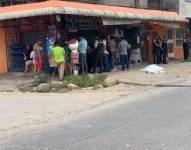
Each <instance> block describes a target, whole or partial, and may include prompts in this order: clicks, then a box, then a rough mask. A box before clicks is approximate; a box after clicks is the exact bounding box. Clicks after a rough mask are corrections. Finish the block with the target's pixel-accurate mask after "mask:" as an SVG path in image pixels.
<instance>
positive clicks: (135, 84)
mask: <svg viewBox="0 0 191 150" xmlns="http://www.w3.org/2000/svg"><path fill="white" fill-rule="evenodd" d="M118 82H119V83H122V84H128V85H133V86H154V87H191V85H179V84H146V83H136V82H128V81H118Z"/></svg>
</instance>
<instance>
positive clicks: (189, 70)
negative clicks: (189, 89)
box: [110, 62, 191, 85]
mask: <svg viewBox="0 0 191 150" xmlns="http://www.w3.org/2000/svg"><path fill="white" fill-rule="evenodd" d="M146 66H147V65H145V64H144V65H137V66H132V67H131V69H130V70H129V71H123V72H122V71H117V72H112V73H111V75H110V76H111V77H113V78H115V79H117V80H119V81H122V82H130V83H138V84H150V85H155V84H166V85H169V84H170V85H175V84H176V85H177V84H180V85H182V84H183V83H184V82H185V81H191V62H178V63H176V62H171V63H169V64H165V65H163V64H161V65H159V66H161V67H163V68H164V69H165V73H161V74H147V73H145V72H142V71H141V70H142V69H143V68H144V67H146Z"/></svg>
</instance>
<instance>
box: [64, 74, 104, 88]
mask: <svg viewBox="0 0 191 150" xmlns="http://www.w3.org/2000/svg"><path fill="white" fill-rule="evenodd" d="M106 77H107V76H106V75H96V76H94V78H89V77H88V76H86V75H83V76H68V77H66V78H64V81H63V87H64V88H66V87H67V85H68V84H75V85H78V86H79V87H81V88H86V87H95V86H96V85H98V84H101V85H103V83H104V80H105V79H106Z"/></svg>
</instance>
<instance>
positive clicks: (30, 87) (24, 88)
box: [18, 85, 35, 92]
mask: <svg viewBox="0 0 191 150" xmlns="http://www.w3.org/2000/svg"><path fill="white" fill-rule="evenodd" d="M34 87H35V86H34V85H24V86H20V87H19V88H18V90H19V91H21V92H29V91H31V90H32V89H33V88H34Z"/></svg>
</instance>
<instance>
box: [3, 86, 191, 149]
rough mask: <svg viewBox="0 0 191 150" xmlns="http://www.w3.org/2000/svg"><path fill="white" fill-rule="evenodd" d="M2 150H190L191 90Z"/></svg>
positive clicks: (29, 136) (91, 117) (101, 115)
mask: <svg viewBox="0 0 191 150" xmlns="http://www.w3.org/2000/svg"><path fill="white" fill-rule="evenodd" d="M124 99H128V97H124ZM4 146H6V148H5V147H4ZM0 149H2V150H4V149H6V150H190V149H191V88H175V89H173V90H170V91H169V90H167V91H166V92H163V93H162V94H160V95H156V96H155V97H150V98H143V100H141V101H136V102H134V103H130V104H126V103H123V104H122V105H117V106H116V107H112V108H108V109H107V110H104V111H100V112H98V113H96V114H92V115H89V116H86V117H84V118H81V119H78V120H75V121H73V122H72V123H69V124H65V125H59V126H53V127H49V128H46V129H44V130H43V131H41V132H36V131H34V132H33V133H31V134H29V133H28V134H26V135H24V136H18V137H14V138H13V139H12V141H11V142H10V143H6V144H4V145H1V148H0Z"/></svg>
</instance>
